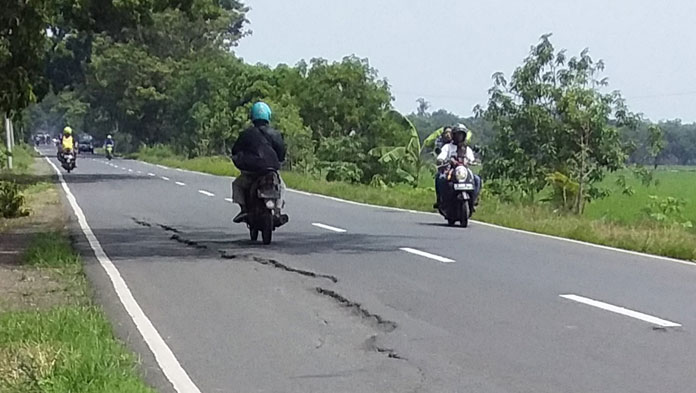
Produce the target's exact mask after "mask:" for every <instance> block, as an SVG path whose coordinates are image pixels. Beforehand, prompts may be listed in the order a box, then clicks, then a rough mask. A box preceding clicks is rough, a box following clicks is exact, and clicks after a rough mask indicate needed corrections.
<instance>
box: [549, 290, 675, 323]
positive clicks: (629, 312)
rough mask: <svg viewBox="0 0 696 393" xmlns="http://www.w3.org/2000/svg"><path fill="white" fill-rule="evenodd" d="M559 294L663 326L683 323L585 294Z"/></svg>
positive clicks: (565, 297) (575, 300)
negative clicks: (584, 295)
mask: <svg viewBox="0 0 696 393" xmlns="http://www.w3.org/2000/svg"><path fill="white" fill-rule="evenodd" d="M558 296H560V297H562V298H564V299H568V300H572V301H574V302H578V303H582V304H586V305H588V306H592V307H596V308H599V309H602V310H605V311H609V312H613V313H616V314H621V315H624V316H627V317H631V318H634V319H639V320H641V321H644V322H648V323H652V324H653V325H658V326H662V327H679V326H681V324H679V323H676V322H672V321H667V320H665V319H661V318H658V317H655V316H652V315H648V314H644V313H642V312H639V311H634V310H630V309H628V308H625V307H621V306H615V305H613V304H609V303H605V302H601V301H599V300H594V299H590V298H587V297H583V296H578V295H573V294H567V295H558Z"/></svg>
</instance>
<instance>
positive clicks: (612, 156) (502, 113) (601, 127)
mask: <svg viewBox="0 0 696 393" xmlns="http://www.w3.org/2000/svg"><path fill="white" fill-rule="evenodd" d="M549 37H550V35H545V36H542V37H541V40H540V42H539V43H538V44H537V45H536V46H534V47H532V49H531V51H530V54H529V56H528V57H527V58H526V59H525V60H524V63H523V64H522V65H521V66H520V67H518V68H517V69H516V70H515V72H514V73H513V74H512V77H511V79H510V81H507V80H506V78H505V77H504V75H503V74H502V73H496V74H494V75H493V80H494V85H493V87H492V88H491V89H490V98H489V101H488V107H487V109H486V110H485V111H483V110H481V108H477V113H478V114H479V115H483V116H484V117H485V118H486V119H487V120H489V121H491V122H492V123H493V125H494V127H495V131H496V136H495V139H494V141H493V143H492V145H491V146H490V149H489V151H488V153H489V155H488V157H487V162H486V166H485V167H484V174H485V175H486V176H487V177H489V178H493V179H500V180H503V181H505V182H507V183H508V184H510V185H512V186H514V187H517V188H518V189H519V190H521V191H522V192H524V193H525V194H526V195H528V196H530V197H531V198H533V197H534V195H536V194H537V193H538V192H539V191H541V190H542V189H543V188H544V187H545V186H546V183H547V177H548V175H549V174H552V173H556V172H558V173H560V174H562V175H564V176H566V177H567V178H569V179H571V180H572V181H573V182H574V183H575V184H576V186H577V190H578V191H577V195H575V196H574V198H575V199H574V203H573V209H574V211H575V212H576V213H582V212H583V210H584V206H585V202H586V201H587V200H590V199H592V198H596V197H598V196H599V195H600V192H599V190H598V189H597V188H596V183H597V182H598V181H600V180H601V179H602V178H603V177H604V174H605V173H606V171H613V170H616V169H618V168H620V167H621V166H622V165H623V164H624V161H625V159H626V157H627V154H626V150H625V146H624V145H623V144H622V141H621V138H620V135H619V131H618V127H620V126H623V125H628V126H635V125H636V124H637V120H638V118H637V116H635V115H633V114H632V113H631V112H629V111H628V109H627V108H626V105H625V103H624V100H623V99H622V97H621V95H620V94H619V93H618V92H613V93H609V94H607V93H604V92H603V88H605V87H606V85H607V79H606V78H604V79H599V75H600V73H601V72H602V71H603V69H604V63H603V62H601V61H598V62H595V61H594V60H593V59H592V58H591V57H590V55H589V52H588V50H584V51H582V53H580V55H579V56H577V57H572V58H570V59H569V58H567V56H566V52H565V51H556V50H555V48H554V47H553V45H552V44H551V42H550V40H549Z"/></svg>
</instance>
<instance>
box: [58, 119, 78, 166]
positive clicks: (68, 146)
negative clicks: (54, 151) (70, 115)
mask: <svg viewBox="0 0 696 393" xmlns="http://www.w3.org/2000/svg"><path fill="white" fill-rule="evenodd" d="M71 150H75V139H74V138H73V135H72V128H70V127H65V128H64V129H63V135H61V137H60V147H59V149H58V160H60V161H63V153H64V152H66V151H71Z"/></svg>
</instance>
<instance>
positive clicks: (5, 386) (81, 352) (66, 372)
mask: <svg viewBox="0 0 696 393" xmlns="http://www.w3.org/2000/svg"><path fill="white" fill-rule="evenodd" d="M42 165H43V167H40V168H38V172H39V174H35V175H29V174H27V173H26V172H27V170H22V171H21V172H23V173H22V175H23V176H24V177H23V179H24V180H26V181H25V184H27V188H26V189H25V191H24V192H25V193H26V196H27V200H28V204H29V209H30V211H31V213H32V214H31V215H30V216H29V217H24V218H19V219H12V220H7V219H0V246H1V248H2V249H7V248H9V249H10V250H15V251H18V253H17V255H16V256H15V257H14V259H7V258H5V259H3V260H2V261H1V262H2V263H0V392H7V393H28V392H47V393H48V392H51V393H53V392H55V393H58V392H84V393H102V392H125V393H141V392H142V393H145V392H153V390H151V389H150V388H149V387H147V386H146V385H145V383H144V382H143V381H142V380H141V378H140V375H139V371H138V367H137V366H138V363H137V359H136V358H135V356H134V355H133V354H131V353H130V352H129V351H128V350H127V349H126V348H125V347H124V345H123V344H122V343H120V342H119V341H118V340H117V339H116V338H115V337H114V335H113V333H112V330H111V326H110V324H109V322H108V320H107V318H106V316H105V314H104V312H103V311H102V309H101V308H100V307H99V306H97V305H95V304H94V303H93V302H92V300H91V299H90V297H89V295H88V292H89V291H88V284H87V280H86V278H85V275H84V272H83V269H82V263H81V261H80V258H79V256H78V254H77V253H76V252H75V250H74V249H73V248H72V246H71V243H70V241H69V239H68V237H67V236H66V234H65V229H64V225H65V218H64V216H63V214H62V210H61V209H60V208H59V204H60V200H59V194H58V191H57V188H56V187H55V186H52V185H51V184H49V183H46V182H45V179H46V177H45V173H48V172H49V171H50V169H49V168H46V164H45V163H42ZM34 169H35V170H37V168H36V167H34ZM41 171H44V173H43V174H41V173H40V172H41ZM18 172H20V171H19V170H18V171H16V172H13V173H11V174H7V173H6V174H5V175H7V176H19V175H20V174H19V173H18ZM31 176H36V177H37V179H36V180H35V181H29V180H31ZM8 255H10V256H11V255H12V254H4V256H5V257H7V256H8Z"/></svg>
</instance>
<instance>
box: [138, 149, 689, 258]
mask: <svg viewBox="0 0 696 393" xmlns="http://www.w3.org/2000/svg"><path fill="white" fill-rule="evenodd" d="M131 158H137V159H140V160H143V161H147V162H150V163H154V164H161V165H166V166H169V167H173V168H181V169H189V170H194V171H200V172H206V173H211V174H215V175H227V176H234V175H236V174H237V173H238V170H237V169H236V168H234V166H233V164H232V163H231V162H230V160H229V159H227V158H226V157H200V158H195V159H185V158H183V157H178V156H176V155H174V154H173V153H171V150H168V149H167V148H163V147H157V148H150V149H143V150H141V151H139V152H138V153H136V154H134V155H132V156H131ZM283 179H284V180H285V182H286V183H287V185H288V187H290V188H294V189H297V190H302V191H308V192H312V193H316V194H322V195H328V196H333V197H337V198H342V199H347V200H351V201H356V202H363V203H369V204H373V205H381V206H389V207H397V208H402V209H409V210H418V211H425V212H432V211H433V209H432V204H433V202H434V190H433V189H430V188H412V187H408V186H404V185H399V186H394V187H390V188H388V189H381V188H376V187H371V186H368V185H363V184H350V183H343V182H326V181H323V180H320V179H315V178H312V177H310V176H307V175H304V174H300V173H293V172H284V173H283ZM624 203H625V202H624ZM629 205H630V203H629ZM614 208H616V209H621V208H622V206H621V205H616V206H615V207H614ZM619 216H620V215H619ZM603 217H604V218H598V217H597V215H595V214H592V215H591V216H590V215H588V216H574V215H570V214H565V213H558V212H555V211H554V210H553V209H551V208H550V207H549V206H547V205H540V204H532V205H523V204H508V203H502V202H500V201H498V200H497V199H495V198H492V197H490V196H488V197H485V196H484V197H483V198H482V201H481V205H480V208H479V209H478V210H477V213H476V215H475V218H476V219H477V220H480V221H483V222H487V223H490V224H496V225H500V226H505V227H509V228H514V229H521V230H526V231H530V232H537V233H542V234H546V235H553V236H559V237H565V238H568V239H573V240H579V241H584V242H588V243H594V244H600V245H605V246H610V247H617V248H622V249H626V250H631V251H639V252H644V253H649V254H655V255H662V256H667V257H672V258H679V259H685V260H696V233H695V232H694V231H692V230H687V229H684V228H682V227H679V226H665V225H659V224H656V223H653V222H648V221H642V220H640V219H639V217H634V220H632V221H623V220H611V219H607V218H606V215H604V216H603Z"/></svg>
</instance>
